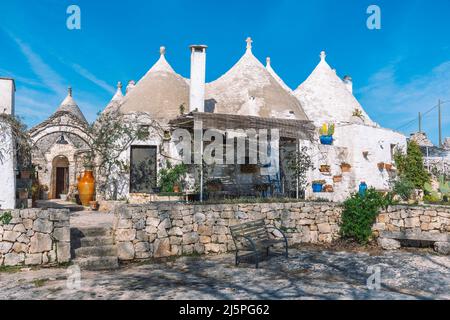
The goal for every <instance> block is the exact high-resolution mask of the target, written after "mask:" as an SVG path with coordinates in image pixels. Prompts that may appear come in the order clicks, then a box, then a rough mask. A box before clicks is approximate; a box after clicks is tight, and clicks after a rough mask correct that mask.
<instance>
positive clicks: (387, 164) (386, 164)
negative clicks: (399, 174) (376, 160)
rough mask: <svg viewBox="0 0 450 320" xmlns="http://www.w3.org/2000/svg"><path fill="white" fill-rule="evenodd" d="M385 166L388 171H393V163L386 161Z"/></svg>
mask: <svg viewBox="0 0 450 320" xmlns="http://www.w3.org/2000/svg"><path fill="white" fill-rule="evenodd" d="M384 168H385V169H386V170H387V171H392V168H393V165H392V163H385V164H384Z"/></svg>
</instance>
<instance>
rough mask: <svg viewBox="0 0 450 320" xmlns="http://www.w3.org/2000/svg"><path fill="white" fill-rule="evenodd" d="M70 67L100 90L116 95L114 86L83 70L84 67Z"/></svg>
mask: <svg viewBox="0 0 450 320" xmlns="http://www.w3.org/2000/svg"><path fill="white" fill-rule="evenodd" d="M70 66H71V67H72V69H73V70H74V71H75V72H76V73H78V74H79V75H81V76H82V77H84V78H86V79H87V80H89V81H91V82H92V83H94V84H96V85H97V86H99V87H100V88H102V89H104V90H106V91H108V92H109V93H111V94H114V92H115V91H116V90H115V89H114V87H113V86H111V85H109V84H108V83H107V82H106V81H104V80H101V79H99V78H97V77H96V76H95V75H94V74H92V73H91V72H90V71H89V70H87V69H85V68H83V67H82V66H80V65H78V64H75V63H72V64H71V65H70Z"/></svg>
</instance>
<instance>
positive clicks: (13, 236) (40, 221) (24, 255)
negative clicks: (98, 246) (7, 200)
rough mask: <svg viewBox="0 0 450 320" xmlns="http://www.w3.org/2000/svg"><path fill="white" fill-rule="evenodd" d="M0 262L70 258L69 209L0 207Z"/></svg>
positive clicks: (13, 263)
mask: <svg viewBox="0 0 450 320" xmlns="http://www.w3.org/2000/svg"><path fill="white" fill-rule="evenodd" d="M4 214H7V215H9V214H10V215H11V217H12V219H11V220H10V221H9V222H8V223H7V224H6V223H4V222H2V221H1V220H0V266H17V265H46V264H53V263H65V262H68V261H70V221H69V210H64V209H48V210H41V209H24V210H0V217H2V216H3V215H4Z"/></svg>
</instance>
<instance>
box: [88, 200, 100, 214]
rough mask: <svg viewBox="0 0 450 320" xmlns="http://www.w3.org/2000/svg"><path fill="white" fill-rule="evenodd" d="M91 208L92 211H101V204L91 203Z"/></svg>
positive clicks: (94, 201)
mask: <svg viewBox="0 0 450 320" xmlns="http://www.w3.org/2000/svg"><path fill="white" fill-rule="evenodd" d="M89 207H90V208H91V210H92V211H97V210H98V209H99V203H98V201H96V200H93V201H89Z"/></svg>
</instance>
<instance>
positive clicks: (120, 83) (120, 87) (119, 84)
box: [117, 81, 122, 90]
mask: <svg viewBox="0 0 450 320" xmlns="http://www.w3.org/2000/svg"><path fill="white" fill-rule="evenodd" d="M117 89H121V90H122V82H121V81H119V82H117Z"/></svg>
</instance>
